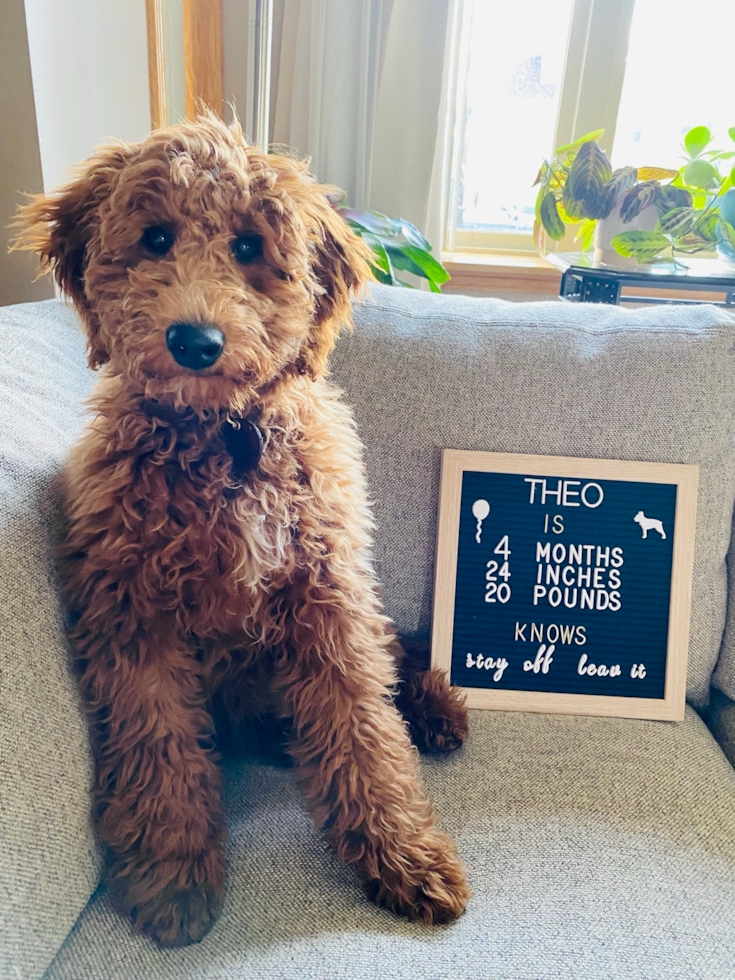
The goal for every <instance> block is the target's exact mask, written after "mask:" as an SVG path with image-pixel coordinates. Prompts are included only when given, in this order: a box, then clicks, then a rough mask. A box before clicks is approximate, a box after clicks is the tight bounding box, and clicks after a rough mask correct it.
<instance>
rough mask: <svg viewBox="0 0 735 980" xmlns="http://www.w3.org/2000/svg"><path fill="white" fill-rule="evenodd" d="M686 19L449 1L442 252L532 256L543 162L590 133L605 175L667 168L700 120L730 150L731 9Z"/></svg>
mask: <svg viewBox="0 0 735 980" xmlns="http://www.w3.org/2000/svg"><path fill="white" fill-rule="evenodd" d="M696 19H697V22H698V24H699V25H700V26H699V27H697V28H696V29H695V28H694V27H693V25H692V7H691V2H690V0H554V3H549V2H548V0H514V2H513V3H512V4H511V3H507V4H497V3H488V2H487V0H461V4H460V10H459V30H458V53H457V58H458V65H459V77H458V97H457V100H456V107H455V118H454V145H453V154H452V168H451V180H450V189H449V209H448V218H449V222H448V230H447V239H446V246H447V248H448V249H450V250H451V249H459V250H461V249H483V250H493V249H495V250H503V251H532V250H533V249H534V244H533V221H534V205H535V201H536V189H535V188H534V187H533V186H532V185H533V181H534V179H535V177H536V174H537V172H538V169H539V166H540V164H541V161H542V159H543V158H544V157H547V158H548V156H549V155H550V154H551V153H553V151H554V149H555V147H557V146H561V145H562V144H564V143H568V142H571V141H572V140H573V139H575V138H577V137H579V136H581V135H583V134H584V133H586V132H589V131H591V130H594V129H602V128H604V129H605V136H604V137H603V138H602V140H601V141H600V143H601V146H602V147H603V149H604V150H605V151H606V153H608V155H610V156H611V160H612V165H613V167H619V166H626V165H631V166H662V167H663V166H666V167H670V166H678V165H680V162H679V159H678V157H679V155H680V153H681V149H680V144H681V141H682V137H683V135H684V133H686V132H687V130H689V129H691V128H692V127H693V126H697V125H701V124H703V125H706V126H709V128H710V129H711V130H712V132H713V133H714V134H715V142H716V143H717V145H718V146H719V147H721V148H722V149H728V148H729V147H728V144H729V139H728V137H727V130H728V128H729V127H731V126H733V125H735V99H733V96H732V56H731V50H730V48H731V45H732V38H733V37H734V36H735V3H733V2H732V0H702V2H701V3H700V5H699V6H698V7H697V12H696ZM705 24H706V25H708V26H707V27H706V28H705V27H704V25H705ZM715 142H713V146H714V145H715Z"/></svg>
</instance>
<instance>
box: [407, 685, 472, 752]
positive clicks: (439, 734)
mask: <svg viewBox="0 0 735 980" xmlns="http://www.w3.org/2000/svg"><path fill="white" fill-rule="evenodd" d="M396 707H397V708H398V710H399V711H400V712H401V714H402V715H403V717H404V719H405V721H406V723H407V725H408V729H409V732H410V734H411V741H412V742H413V743H414V745H415V746H416V748H417V749H418V750H419V752H428V753H434V754H437V753H445V752H453V751H454V750H455V749H458V748H460V747H461V746H462V744H463V743H464V740H465V739H466V738H467V730H468V728H469V716H468V714H467V706H466V704H465V701H464V696H463V695H462V694H460V692H459V691H457V690H456V689H455V688H451V687H450V686H449V684H448V683H447V680H446V677H445V675H444V674H442V673H440V672H439V671H436V670H426V671H420V672H418V673H416V674H413V675H411V676H410V677H408V678H406V680H405V681H404V682H403V684H402V685H401V688H400V689H399V692H398V696H397V698H396Z"/></svg>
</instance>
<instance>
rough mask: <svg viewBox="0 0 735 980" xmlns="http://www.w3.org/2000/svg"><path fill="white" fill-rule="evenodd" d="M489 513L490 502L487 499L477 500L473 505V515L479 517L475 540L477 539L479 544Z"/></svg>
mask: <svg viewBox="0 0 735 980" xmlns="http://www.w3.org/2000/svg"><path fill="white" fill-rule="evenodd" d="M489 513H490V504H489V503H488V502H487V500H476V501H475V502H474V504H473V505H472V516H473V517H474V518H476V519H477V534H476V535H475V541H477V543H478V544H480V538H481V537H482V522H483V521H484V520H485V518H486V517H487V515H488V514H489Z"/></svg>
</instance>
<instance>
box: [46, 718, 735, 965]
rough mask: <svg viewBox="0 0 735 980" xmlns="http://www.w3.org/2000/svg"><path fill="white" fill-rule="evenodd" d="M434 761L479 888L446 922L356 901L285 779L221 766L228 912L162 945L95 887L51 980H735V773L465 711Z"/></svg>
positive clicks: (701, 735) (593, 726)
mask: <svg viewBox="0 0 735 980" xmlns="http://www.w3.org/2000/svg"><path fill="white" fill-rule="evenodd" d="M471 721H472V723H471V731H470V738H469V740H468V742H467V745H466V747H465V748H464V749H463V750H462V751H461V752H460V753H458V754H456V755H454V756H451V757H448V758H444V759H428V760H425V761H424V763H423V773H424V778H425V781H426V783H427V787H428V789H429V792H430V794H431V796H432V798H433V800H434V804H435V808H436V811H437V814H438V817H439V821H440V823H441V825H442V826H443V827H444V828H445V829H446V830H448V831H450V832H451V833H452V834H454V835H456V838H457V841H458V844H459V849H460V853H461V854H462V857H463V858H464V860H465V861H466V862H467V865H468V868H469V872H470V880H471V884H472V887H473V889H474V891H475V897H474V899H473V900H472V901H471V903H470V905H469V907H468V910H467V912H466V913H465V915H464V916H463V917H462V918H461V919H460V920H459V921H458V922H457V923H456V924H455V925H453V926H450V927H443V928H436V929H431V928H428V927H421V926H416V925H410V924H408V923H405V922H403V920H401V919H399V918H397V917H395V916H393V915H391V914H390V913H388V912H385V911H382V910H379V909H377V908H375V907H373V906H372V905H370V904H369V903H368V901H367V900H366V899H365V898H364V897H363V896H362V893H361V892H360V889H359V886H358V884H357V881H356V879H355V877H354V876H353V874H352V872H351V871H350V870H349V869H347V868H344V867H342V866H341V865H340V864H338V863H337V861H336V859H335V858H334V857H333V856H332V854H331V852H330V851H329V850H328V849H327V847H326V846H325V844H324V842H323V840H322V839H321V838H320V837H319V836H318V835H317V834H316V833H315V832H314V831H313V830H312V828H311V824H310V821H309V818H308V817H307V815H306V813H305V812H304V809H303V807H302V804H301V802H300V799H299V796H298V794H297V792H296V789H295V787H294V779H293V774H292V773H291V772H289V771H283V770H276V769H272V768H266V767H261V766H255V765H250V764H245V763H240V764H236V765H231V766H229V767H228V769H227V771H226V773H225V803H226V806H227V808H228V810H229V821H228V823H229V831H230V840H229V845H228V861H229V864H228V878H227V887H226V898H225V906H224V910H223V913H222V917H221V919H220V921H219V922H218V924H217V925H216V926H215V927H214V929H213V930H212V932H211V933H210V935H209V936H208V937H206V938H205V939H204V940H203V941H202V942H201V943H200V944H199V945H198V946H193V947H189V948H187V949H183V950H172V951H165V952H161V951H159V950H157V949H156V948H155V947H154V946H153V944H152V943H151V942H150V941H149V940H148V939H146V938H141V937H135V936H133V935H132V933H131V932H130V930H129V928H128V926H127V924H126V923H125V922H124V921H123V920H122V919H121V918H120V917H118V916H117V914H116V913H115V912H114V911H113V910H112V909H111V907H110V905H109V903H108V899H107V896H106V895H105V894H104V893H102V892H101V893H100V894H98V895H96V896H95V898H94V899H93V900H92V902H91V903H90V905H89V907H88V908H87V909H86V910H85V912H84V914H83V915H82V917H81V919H80V921H79V923H78V924H77V925H76V927H75V928H74V930H73V932H72V933H71V935H70V936H69V938H68V940H67V942H66V943H65V944H64V946H63V948H62V949H61V951H60V952H59V955H58V956H57V958H56V960H55V961H54V963H53V964H52V966H51V968H50V969H49V971H48V974H47V977H46V980H141V978H145V980H180V978H182V977H187V978H196V980H245V978H247V980H301V978H303V980H316V978H320V980H321V978H329V980H336V978H344V980H367V978H370V980H377V978H380V980H399V978H400V980H416V978H422V980H457V978H459V977H467V978H472V980H479V978H482V980H509V978H511V977H512V978H513V980H547V978H556V977H558V978H564V980H603V978H605V980H609V978H612V977H614V978H615V980H625V978H627V980H672V978H674V977H687V978H688V980H714V978H717V980H720V978H722V980H724V978H726V977H735V774H734V773H733V770H732V768H731V767H730V764H729V763H728V762H727V760H726V759H725V757H724V756H723V754H722V752H721V751H720V749H719V748H718V747H717V745H716V744H715V742H714V741H713V739H712V737H711V735H710V734H709V732H708V731H707V729H706V728H705V726H704V724H703V723H702V721H701V720H700V719H699V717H698V716H697V715H696V714H695V712H694V711H693V710H692V709H691V708H689V709H687V716H686V719H685V721H684V722H682V723H681V724H679V725H672V724H666V723H662V722H644V721H640V722H636V721H627V720H621V719H609V718H608V719H605V718H571V717H563V716H549V715H522V714H508V713H502V712H473V713H472V720H471Z"/></svg>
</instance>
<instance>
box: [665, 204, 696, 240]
mask: <svg viewBox="0 0 735 980" xmlns="http://www.w3.org/2000/svg"><path fill="white" fill-rule="evenodd" d="M696 215H697V212H696V211H695V210H694V208H673V209H672V210H671V211H667V212H666V214H664V215H662V216H661V218H660V219H659V222H658V229H657V230H658V231H660V232H661V233H662V234H664V235H671V236H672V237H673V238H680V237H681V236H682V235H688V234H689V232H690V231H691V230H692V225H693V224H694V220H695V218H696Z"/></svg>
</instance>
